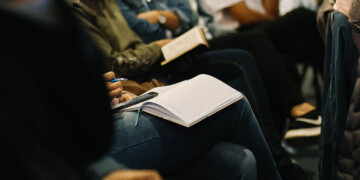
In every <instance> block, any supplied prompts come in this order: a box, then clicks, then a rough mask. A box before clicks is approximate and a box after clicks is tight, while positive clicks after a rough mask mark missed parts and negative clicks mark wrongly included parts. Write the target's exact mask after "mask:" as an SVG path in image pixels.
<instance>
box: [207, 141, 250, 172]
mask: <svg viewBox="0 0 360 180" xmlns="http://www.w3.org/2000/svg"><path fill="white" fill-rule="evenodd" d="M213 150H217V151H219V152H218V153H222V157H223V158H224V157H225V158H224V159H228V160H226V163H228V165H227V167H231V169H232V170H231V171H232V172H236V173H237V175H235V174H234V175H233V176H234V177H235V176H236V177H243V179H256V177H257V168H256V158H255V156H254V154H253V153H252V152H251V151H250V150H249V149H248V148H246V147H244V146H242V145H239V144H235V143H231V142H219V143H218V144H217V145H216V146H215V148H214V149H213Z"/></svg>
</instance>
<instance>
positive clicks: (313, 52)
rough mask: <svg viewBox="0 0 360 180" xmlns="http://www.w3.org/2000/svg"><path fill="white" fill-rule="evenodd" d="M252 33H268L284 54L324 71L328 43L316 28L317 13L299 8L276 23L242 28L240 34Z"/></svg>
mask: <svg viewBox="0 0 360 180" xmlns="http://www.w3.org/2000/svg"><path fill="white" fill-rule="evenodd" d="M249 30H258V31H261V32H263V33H264V34H266V35H267V36H268V37H269V39H270V41H271V43H272V44H273V45H274V47H275V48H276V50H277V51H278V52H279V53H281V54H282V55H285V56H288V57H292V58H293V59H295V60H296V61H297V62H302V63H308V64H310V65H313V66H314V67H315V68H316V69H317V70H319V72H323V64H324V53H325V44H324V42H323V40H322V39H321V36H320V34H319V32H318V30H317V27H316V12H314V11H311V10H308V9H305V8H298V9H295V10H293V11H291V12H289V13H287V14H286V15H284V16H281V17H278V18H276V19H274V20H271V21H266V22H262V23H258V24H254V25H251V26H247V27H242V28H240V29H239V32H243V31H249Z"/></svg>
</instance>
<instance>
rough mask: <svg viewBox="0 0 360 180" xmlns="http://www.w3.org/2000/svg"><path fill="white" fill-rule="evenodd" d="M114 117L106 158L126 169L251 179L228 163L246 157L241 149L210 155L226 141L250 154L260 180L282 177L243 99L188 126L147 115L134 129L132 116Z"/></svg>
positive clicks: (167, 174) (247, 173) (229, 146)
mask: <svg viewBox="0 0 360 180" xmlns="http://www.w3.org/2000/svg"><path fill="white" fill-rule="evenodd" d="M114 118H115V120H116V121H115V128H116V129H115V136H114V138H115V139H114V143H113V147H112V148H111V150H110V155H111V156H112V157H113V158H114V159H116V160H118V161H120V162H122V163H124V164H126V165H127V166H129V167H130V168H133V169H156V170H158V171H159V172H160V173H161V175H163V176H164V177H168V176H171V175H174V174H178V173H179V172H181V171H184V170H186V169H187V168H190V169H194V168H192V167H194V166H195V167H199V166H200V167H204V168H203V169H201V168H200V169H199V168H198V169H196V168H195V169H196V170H195V171H192V172H194V173H198V174H197V175H199V176H202V175H203V177H204V178H205V179H206V177H216V178H219V179H251V178H253V174H254V172H251V170H250V169H247V168H246V167H244V164H240V165H236V166H232V165H231V164H232V163H229V162H231V161H232V160H234V161H236V162H241V161H237V160H236V159H238V158H239V157H240V158H241V156H245V155H246V154H248V153H246V152H243V151H244V150H241V148H240V150H239V152H237V149H239V147H238V146H234V147H233V146H231V144H229V145H228V146H227V147H226V149H223V151H218V152H217V153H212V152H211V150H212V149H213V148H214V147H216V145H217V144H218V143H220V142H224V141H225V142H230V143H234V144H236V145H242V146H244V147H246V148H248V149H249V150H250V151H251V152H252V153H253V155H254V157H255V158H256V162H257V163H256V167H257V177H258V179H280V176H279V174H278V171H277V169H276V166H275V163H274V161H273V158H272V155H271V153H270V150H269V148H268V146H267V144H266V141H265V138H264V136H263V135H262V133H261V130H260V127H259V125H258V123H257V121H256V118H255V116H254V114H253V112H252V110H251V107H250V105H249V103H248V101H247V100H246V98H245V97H244V98H242V99H241V100H240V101H238V102H236V103H234V104H233V105H231V106H229V107H227V108H225V109H223V110H222V111H220V112H218V113H216V114H214V115H212V116H210V117H209V118H207V119H204V120H203V121H201V122H199V123H198V124H196V125H194V126H192V127H190V128H185V127H182V126H179V125H177V124H174V123H172V122H169V121H166V120H164V119H161V118H158V117H155V116H152V115H149V114H146V113H142V115H141V116H140V120H139V124H138V126H137V127H135V126H134V124H135V119H136V112H123V113H117V114H115V115H114ZM233 148H234V149H233ZM209 151H210V152H209ZM207 153H211V155H210V156H208V157H209V158H206V156H207ZM204 156H205V157H204ZM250 156H251V155H250ZM202 158H205V159H212V158H213V159H223V160H222V162H224V163H220V164H217V163H215V162H218V161H216V160H214V161H206V160H205V161H202ZM243 159H246V158H245V157H243ZM250 159H251V157H250ZM197 162H199V163H200V164H198V163H197ZM201 162H203V163H201ZM250 162H251V161H250ZM251 165H253V163H250V166H251ZM238 167H243V168H240V169H239V168H238ZM241 169H243V170H246V171H241ZM239 171H240V172H239ZM252 171H254V169H252ZM189 178H190V177H189Z"/></svg>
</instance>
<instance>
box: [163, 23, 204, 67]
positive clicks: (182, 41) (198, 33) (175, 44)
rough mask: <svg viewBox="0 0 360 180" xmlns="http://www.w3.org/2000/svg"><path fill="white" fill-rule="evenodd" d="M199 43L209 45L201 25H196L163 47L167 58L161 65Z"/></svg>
mask: <svg viewBox="0 0 360 180" xmlns="http://www.w3.org/2000/svg"><path fill="white" fill-rule="evenodd" d="M199 45H205V46H207V47H209V44H208V42H207V40H206V38H205V35H204V31H203V30H202V28H201V27H198V26H196V27H194V28H192V29H190V30H189V31H187V32H185V33H184V34H182V35H181V36H179V37H177V38H176V39H174V40H172V41H171V42H169V43H168V44H166V45H165V46H163V47H162V48H161V51H162V53H163V56H164V58H165V60H164V61H163V62H161V65H165V64H167V63H169V62H170V61H172V60H174V59H176V58H178V57H180V56H181V55H183V54H185V53H186V52H188V51H190V50H192V49H194V48H195V47H197V46H199Z"/></svg>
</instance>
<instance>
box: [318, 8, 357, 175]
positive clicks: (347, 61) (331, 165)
mask: <svg viewBox="0 0 360 180" xmlns="http://www.w3.org/2000/svg"><path fill="white" fill-rule="evenodd" d="M352 28H354V26H353V25H352V24H350V23H349V22H348V21H347V18H346V17H345V16H344V15H343V14H342V13H339V12H335V13H333V14H331V15H330V18H329V23H328V34H327V39H326V49H325V65H324V94H323V101H322V105H323V108H322V113H321V115H322V118H323V123H322V127H321V137H320V146H319V147H320V179H321V180H330V179H336V177H337V170H338V158H339V153H340V148H341V140H342V137H343V134H344V130H345V122H346V116H347V114H348V107H349V104H350V100H351V95H352V92H353V89H354V84H355V80H356V67H357V60H358V57H359V54H358V52H357V49H356V46H355V45H354V43H353V41H352V37H351V29H352Z"/></svg>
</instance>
